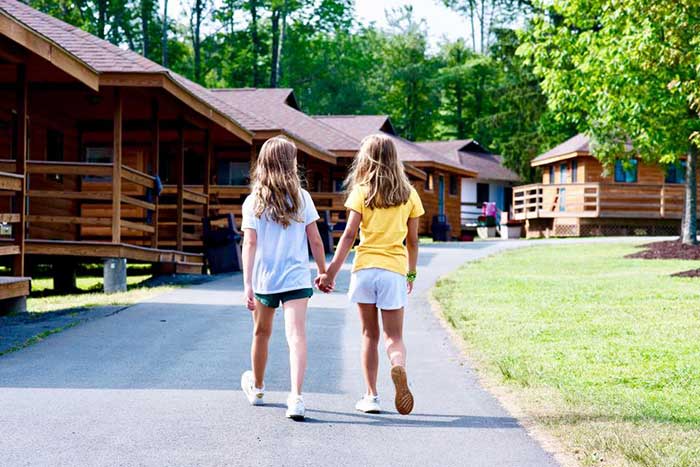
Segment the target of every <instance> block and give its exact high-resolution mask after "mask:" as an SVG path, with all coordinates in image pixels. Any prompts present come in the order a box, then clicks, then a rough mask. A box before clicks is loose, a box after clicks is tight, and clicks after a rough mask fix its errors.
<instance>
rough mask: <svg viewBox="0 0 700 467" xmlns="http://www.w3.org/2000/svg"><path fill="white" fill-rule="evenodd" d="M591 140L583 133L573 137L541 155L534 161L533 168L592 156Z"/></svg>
mask: <svg viewBox="0 0 700 467" xmlns="http://www.w3.org/2000/svg"><path fill="white" fill-rule="evenodd" d="M590 142H591V139H590V138H589V137H588V136H586V135H585V134H583V133H579V134H577V135H576V136H572V137H571V138H569V139H567V140H566V141H564V142H563V143H561V144H558V145H556V146H554V147H553V148H552V149H550V150H549V151H547V152H545V153H543V154H540V155H539V156H537V157H535V158H534V159H532V162H531V163H530V164H531V165H532V166H533V167H537V166H539V165H544V164H547V163H550V162H556V161H558V160H563V159H569V158H571V157H576V156H581V155H590V153H591V148H590Z"/></svg>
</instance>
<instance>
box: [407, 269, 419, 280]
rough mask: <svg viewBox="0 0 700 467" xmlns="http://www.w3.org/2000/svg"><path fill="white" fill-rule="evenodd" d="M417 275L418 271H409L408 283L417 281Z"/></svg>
mask: <svg viewBox="0 0 700 467" xmlns="http://www.w3.org/2000/svg"><path fill="white" fill-rule="evenodd" d="M416 276H417V273H416V271H409V273H408V274H406V280H407V281H408V282H413V281H415V280H416Z"/></svg>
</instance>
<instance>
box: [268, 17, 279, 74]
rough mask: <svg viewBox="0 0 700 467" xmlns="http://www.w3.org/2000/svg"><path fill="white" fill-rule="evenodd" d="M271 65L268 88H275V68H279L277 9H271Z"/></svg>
mask: <svg viewBox="0 0 700 467" xmlns="http://www.w3.org/2000/svg"><path fill="white" fill-rule="evenodd" d="M271 21H272V51H271V52H272V63H271V66H270V87H271V88H276V87H277V68H278V67H279V59H280V54H279V52H280V50H279V46H280V10H279V8H277V7H273V8H272V18H271Z"/></svg>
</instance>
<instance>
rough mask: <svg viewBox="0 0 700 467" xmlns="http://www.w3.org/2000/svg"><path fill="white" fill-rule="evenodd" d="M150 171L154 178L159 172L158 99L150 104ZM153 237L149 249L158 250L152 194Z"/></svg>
mask: <svg viewBox="0 0 700 467" xmlns="http://www.w3.org/2000/svg"><path fill="white" fill-rule="evenodd" d="M151 170H152V172H153V173H152V175H155V176H156V177H157V176H158V175H159V172H160V124H159V123H158V99H155V98H154V99H153V101H152V102H151ZM153 195H154V196H153V204H155V209H154V210H153V237H152V238H151V247H153V248H158V235H159V234H158V211H159V204H160V203H159V198H160V197H159V196H158V193H155V192H154V193H153Z"/></svg>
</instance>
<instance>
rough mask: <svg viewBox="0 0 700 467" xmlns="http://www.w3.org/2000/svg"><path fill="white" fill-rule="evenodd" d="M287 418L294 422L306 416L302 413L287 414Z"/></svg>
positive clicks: (301, 420) (300, 420) (304, 418)
mask: <svg viewBox="0 0 700 467" xmlns="http://www.w3.org/2000/svg"><path fill="white" fill-rule="evenodd" d="M287 418H289V419H292V420H294V421H295V422H303V421H304V420H306V417H304V416H303V415H287Z"/></svg>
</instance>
